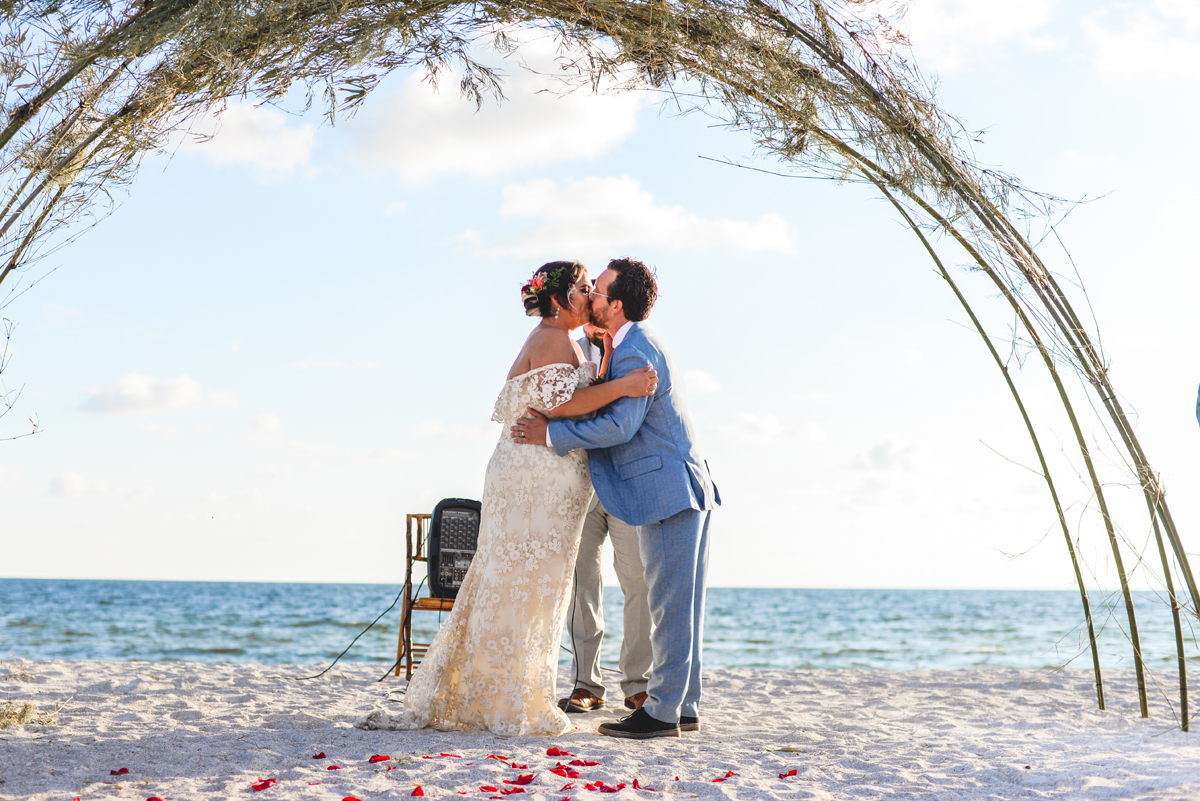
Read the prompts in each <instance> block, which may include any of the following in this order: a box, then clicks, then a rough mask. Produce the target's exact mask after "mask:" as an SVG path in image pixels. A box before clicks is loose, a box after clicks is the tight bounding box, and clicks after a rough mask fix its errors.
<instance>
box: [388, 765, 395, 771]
mask: <svg viewBox="0 0 1200 801" xmlns="http://www.w3.org/2000/svg"><path fill="white" fill-rule="evenodd" d="M395 769H396V766H395V765H388V770H395Z"/></svg>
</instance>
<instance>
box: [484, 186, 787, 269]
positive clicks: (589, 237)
mask: <svg viewBox="0 0 1200 801" xmlns="http://www.w3.org/2000/svg"><path fill="white" fill-rule="evenodd" d="M500 214H501V216H503V217H524V218H532V219H538V220H541V221H542V223H543V224H542V225H541V226H540V227H538V228H535V229H532V230H526V231H524V232H520V233H518V234H517V235H516V237H515V238H514V239H512V240H510V241H509V242H506V243H504V244H501V245H499V246H498V247H496V248H494V250H496V251H497V252H500V253H511V254H513V255H518V256H536V255H545V254H556V253H582V252H588V251H592V252H596V251H599V252H605V251H607V252H613V251H616V250H621V249H623V248H627V247H636V246H651V247H662V248H666V249H669V250H681V249H684V248H713V247H728V248H733V249H736V250H742V251H746V252H749V253H762V252H775V253H792V252H793V251H794V247H793V244H792V234H791V230H790V229H789V227H788V224H787V222H785V221H784V219H783V218H782V217H780V216H779V215H778V214H773V213H772V214H764V215H762V216H761V217H759V218H758V220H756V221H754V222H747V221H745V220H729V219H723V218H711V219H706V218H704V217H700V216H698V215H696V214H692V213H691V212H689V211H687V210H686V209H684V208H683V207H682V206H666V205H661V204H659V203H657V202H655V199H654V195H653V194H652V193H650V192H648V191H646V190H645V189H643V188H642V186H641V184H639V183H638V182H637V181H636V180H634V179H633V178H630V177H628V176H622V177H619V178H617V177H608V178H600V177H591V178H583V179H580V180H569V181H564V182H563V183H562V184H559V183H557V182H555V181H552V180H537V181H530V182H528V183H524V184H510V185H509V186H507V187H505V189H504V202H503V203H502V204H501V207H500ZM462 239H463V241H464V242H466V243H468V244H470V245H474V246H475V247H480V245H481V242H482V240H481V237H480V236H479V234H478V233H476V232H474V231H468V232H466V233H465V234H464V235H463V237H462ZM560 258H561V257H560Z"/></svg>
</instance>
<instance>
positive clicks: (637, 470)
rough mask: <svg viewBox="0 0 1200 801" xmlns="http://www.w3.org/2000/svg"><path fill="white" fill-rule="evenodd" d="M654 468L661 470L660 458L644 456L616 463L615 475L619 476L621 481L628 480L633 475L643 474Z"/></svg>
mask: <svg viewBox="0 0 1200 801" xmlns="http://www.w3.org/2000/svg"><path fill="white" fill-rule="evenodd" d="M655 470H662V459H661V458H660V457H658V456H646V457H643V458H641V459H634V460H633V461H632V462H625V464H619V465H617V475H619V476H620V477H621V480H622V481H628V480H629V479H631V478H634V477H635V476H641V475H645V474H646V473H651V472H653V471H655Z"/></svg>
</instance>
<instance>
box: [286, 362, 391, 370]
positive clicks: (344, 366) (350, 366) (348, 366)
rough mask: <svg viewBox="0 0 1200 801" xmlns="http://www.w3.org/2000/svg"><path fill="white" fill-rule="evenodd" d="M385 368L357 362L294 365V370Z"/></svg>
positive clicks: (298, 363)
mask: <svg viewBox="0 0 1200 801" xmlns="http://www.w3.org/2000/svg"><path fill="white" fill-rule="evenodd" d="M380 367H383V365H382V364H380V363H379V362H364V361H357V362H353V363H346V362H334V361H326V362H296V363H295V364H293V365H292V369H293V370H378V369H379V368H380Z"/></svg>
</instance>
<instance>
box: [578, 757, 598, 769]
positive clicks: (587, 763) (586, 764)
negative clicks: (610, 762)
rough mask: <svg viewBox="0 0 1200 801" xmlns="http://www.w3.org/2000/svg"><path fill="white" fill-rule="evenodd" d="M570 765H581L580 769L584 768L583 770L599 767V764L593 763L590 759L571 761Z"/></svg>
mask: <svg viewBox="0 0 1200 801" xmlns="http://www.w3.org/2000/svg"><path fill="white" fill-rule="evenodd" d="M571 764H572V765H581V766H582V767H585V768H594V767H596V766H597V765H599V764H600V763H599V762H593V761H592V760H590V759H572V760H571Z"/></svg>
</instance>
